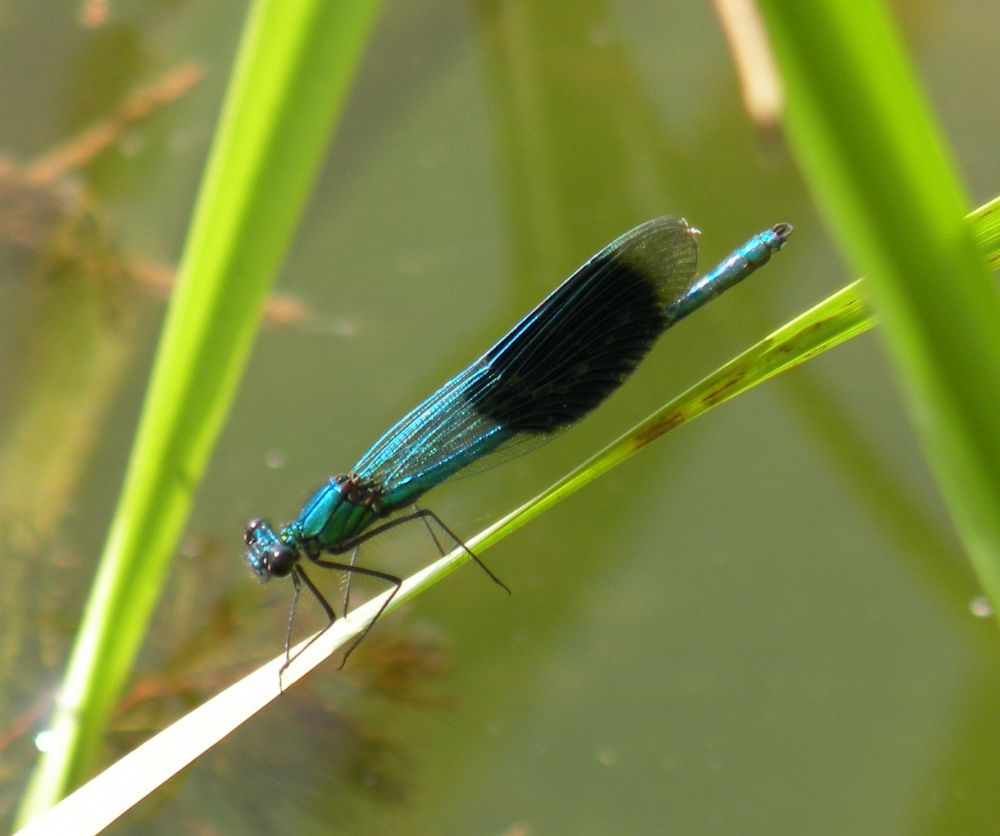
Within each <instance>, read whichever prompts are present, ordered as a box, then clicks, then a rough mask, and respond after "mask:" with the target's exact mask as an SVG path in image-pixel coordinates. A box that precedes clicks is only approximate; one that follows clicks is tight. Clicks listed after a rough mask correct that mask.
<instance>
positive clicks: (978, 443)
mask: <svg viewBox="0 0 1000 836" xmlns="http://www.w3.org/2000/svg"><path fill="white" fill-rule="evenodd" d="M761 5H762V9H763V11H764V12H765V18H766V20H767V22H768V24H769V29H770V31H771V34H772V38H773V41H774V48H775V53H776V56H777V58H778V62H779V66H780V68H781V72H782V75H783V78H784V82H785V85H786V88H787V115H786V126H787V130H788V135H789V139H790V141H791V144H792V147H793V149H794V151H795V153H796V154H797V156H798V159H799V161H800V164H801V167H802V169H803V171H804V173H805V175H806V177H807V179H808V180H809V182H810V184H811V187H812V191H813V194H814V196H815V198H816V201H817V203H818V204H819V205H820V206H821V208H822V210H823V212H824V213H825V215H826V218H827V220H828V222H829V224H830V226H831V229H832V230H833V232H834V233H835V235H836V236H837V238H838V240H839V241H840V243H841V246H842V247H843V249H844V251H845V253H847V255H848V256H849V257H850V258H851V259H852V261H853V263H854V264H855V265H856V266H857V268H858V270H859V272H861V273H863V274H864V275H865V276H866V277H867V280H866V285H865V288H866V291H867V292H869V293H870V294H871V297H872V300H873V303H874V306H875V308H876V310H877V312H878V316H879V319H880V321H881V322H882V324H883V326H884V329H883V333H884V334H885V339H886V344H887V346H888V349H889V353H890V356H891V358H892V360H893V362H894V364H895V366H896V368H897V371H898V373H899V377H900V379H901V385H902V390H903V393H904V397H905V400H906V402H907V405H908V409H909V412H910V415H911V417H912V420H913V423H914V425H915V427H916V428H917V431H918V434H919V436H920V438H921V442H922V445H923V448H924V451H925V454H926V455H927V458H928V460H929V462H930V464H931V467H932V469H933V471H934V473H935V476H936V478H937V481H938V483H939V485H940V488H941V491H942V494H943V495H944V497H945V500H946V502H947V503H948V506H949V509H950V511H951V515H952V517H953V519H954V521H955V523H956V527H957V529H958V531H959V534H960V536H961V538H962V540H963V542H964V545H965V547H966V550H967V551H968V553H969V556H970V558H971V561H972V564H973V568H974V569H975V571H976V573H977V575H978V578H979V582H980V583H981V585H982V587H983V590H984V591H985V592H986V594H987V595H988V596H989V598H990V600H991V601H992V603H993V608H994V612H998V613H1000V514H998V513H997V509H998V508H1000V422H998V421H997V416H998V415H1000V294H998V291H997V287H996V285H995V283H994V281H993V279H992V277H991V276H990V275H989V273H988V272H987V269H986V265H985V264H984V262H983V258H982V256H981V254H980V252H979V251H978V250H977V247H976V242H975V239H974V237H973V235H972V234H971V231H970V229H969V226H968V224H967V223H965V221H964V219H963V215H964V214H965V212H966V211H967V206H968V202H967V199H966V197H965V195H964V194H963V191H962V188H961V186H960V184H959V181H958V177H957V175H956V173H955V169H954V165H953V164H952V162H951V160H950V158H949V155H948V152H947V148H946V146H945V143H944V142H943V140H942V139H941V136H940V133H939V131H938V129H937V127H936V125H935V123H934V120H933V117H932V116H931V114H930V112H929V109H928V107H927V105H926V103H925V102H924V100H923V96H922V94H921V91H920V89H919V86H918V84H917V82H916V80H915V77H914V75H913V72H912V70H911V68H910V66H909V62H908V60H907V58H906V56H905V54H904V51H903V48H902V45H901V43H900V41H899V38H898V36H897V33H896V32H895V31H894V29H893V26H892V23H891V21H890V20H889V18H888V15H887V13H886V11H885V9H884V7H883V6H882V4H881V3H878V2H874V0H867V2H861V3H842V2H838V0H817V2H810V3H798V2H792V0H764V2H762V4H761Z"/></svg>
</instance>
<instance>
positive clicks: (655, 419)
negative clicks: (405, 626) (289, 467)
mask: <svg viewBox="0 0 1000 836" xmlns="http://www.w3.org/2000/svg"><path fill="white" fill-rule="evenodd" d="M998 207H1000V199H997V200H995V201H993V202H991V203H990V204H988V205H987V206H984V207H982V208H981V209H979V210H977V211H976V212H975V213H974V214H973V226H974V230H975V234H976V236H977V238H978V239H979V241H980V242H981V244H982V246H983V248H984V254H985V256H986V257H987V258H988V259H989V260H991V261H993V260H1000V224H997V209H998ZM861 286H862V282H861V281H857V282H853V283H852V284H850V285H848V286H847V287H845V288H843V289H842V290H840V291H838V292H837V293H835V294H833V295H832V296H830V297H829V298H828V299H826V300H824V301H823V302H821V303H820V304H818V305H816V306H815V307H814V308H812V309H811V310H809V311H806V312H805V313H803V314H802V315H801V316H799V317H796V318H795V319H794V320H793V321H791V322H789V323H788V324H787V325H784V326H783V327H781V328H780V329H778V330H777V331H775V332H774V333H773V334H771V335H769V336H768V337H766V338H765V339H764V340H762V341H761V342H760V343H758V344H757V345H755V346H753V347H751V348H750V349H748V350H747V351H746V352H744V353H743V354H741V355H739V356H738V357H736V358H734V359H733V360H731V361H730V362H729V363H727V364H726V365H724V366H722V367H721V368H720V369H718V370H717V371H716V372H715V373H713V374H712V375H709V376H708V377H706V378H705V379H704V380H702V381H701V382H700V383H698V384H697V385H696V386H693V387H692V388H691V389H689V390H688V391H686V392H684V393H683V394H681V395H679V396H678V397H677V398H674V399H673V400H672V401H671V402H670V403H668V404H666V405H665V406H663V407H662V408H661V409H659V410H657V411H656V412H655V413H653V414H652V415H650V416H649V417H648V418H647V419H646V420H644V421H642V422H641V423H640V424H638V425H636V426H635V427H633V428H632V430H630V431H629V432H627V433H625V434H624V435H623V436H621V438H619V439H618V440H617V441H615V442H613V443H612V444H609V445H608V446H607V447H606V448H604V450H602V451H601V452H599V453H597V454H596V455H595V456H593V457H592V458H591V459H590V460H589V461H587V462H585V463H584V464H582V465H580V467H578V468H576V469H575V470H574V471H573V472H572V473H570V474H568V475H567V476H565V477H564V478H563V479H560V480H559V481H558V482H556V483H555V484H554V485H552V486H551V487H550V488H548V489H547V490H545V491H543V492H542V493H541V494H539V495H538V496H536V497H535V498H534V499H532V500H530V501H529V502H526V503H525V504H524V505H522V506H521V507H520V508H517V509H515V510H514V511H512V512H511V513H510V514H508V515H507V516H505V517H504V518H503V519H501V520H498V521H497V522H496V523H494V524H493V525H491V526H490V527H489V528H487V529H485V530H484V531H482V532H480V533H479V534H477V535H476V536H475V537H473V538H472V539H470V540H469V541H468V544H467V545H468V546H469V547H470V548H471V549H474V550H475V551H476V552H477V553H478V554H482V553H483V552H484V551H485V550H486V549H487V548H489V547H490V546H491V545H493V544H495V543H497V542H499V541H500V540H502V539H503V538H505V537H506V536H508V535H509V534H512V533H513V532H514V531H516V530H517V529H518V528H520V527H521V526H522V525H524V524H525V523H527V522H528V521H529V520H531V519H533V518H534V517H536V516H538V515H539V514H540V513H542V512H543V511H544V510H546V509H547V508H549V507H551V506H552V505H555V504H556V503H557V502H559V501H561V500H562V499H565V498H567V497H568V496H570V495H571V494H573V493H575V492H576V491H577V490H579V489H580V488H582V487H583V486H585V485H587V484H589V483H590V482H592V481H594V480H595V479H597V478H598V477H599V476H600V475H602V474H603V473H605V472H607V471H608V470H610V469H612V468H613V467H615V466H616V465H618V464H620V463H622V462H623V461H625V459H627V458H629V457H630V456H631V455H633V454H634V453H635V452H637V451H638V450H640V449H642V448H643V447H645V446H646V445H647V444H649V443H650V442H651V441H653V440H655V439H656V438H658V437H660V436H661V435H664V434H665V433H667V432H669V431H670V430H672V429H675V428H676V427H679V426H681V424H684V423H686V422H687V421H690V420H692V419H694V418H696V417H698V416H699V415H702V414H704V413H705V412H707V411H709V410H710V409H712V408H714V407H716V406H718V405H720V404H722V403H725V402H726V401H728V400H730V399H731V398H733V397H735V396H736V395H738V394H740V393H741V392H745V391H747V390H748V389H751V388H753V387H754V386H756V385H758V384H760V383H763V382H764V381H766V380H769V379H770V378H772V377H774V376H775V375H777V374H780V373H781V372H784V371H788V370H789V369H792V368H794V367H796V366H798V365H800V364H801V363H803V362H805V361H806V360H808V359H810V358H811V357H814V356H816V355H817V354H820V353H822V352H824V351H826V350H828V349H830V348H833V347H835V346H837V345H840V344H841V343H842V342H845V341H846V340H848V339H850V338H852V337H854V336H857V335H858V334H861V333H863V332H865V331H867V330H869V329H870V328H872V327H873V326H874V325H875V321H874V318H873V317H872V316H871V314H870V312H869V310H868V308H867V306H866V305H865V302H864V298H863V294H862V291H861ZM468 560H469V555H468V552H467V551H466V550H465V549H462V548H457V549H455V550H454V551H452V552H451V553H450V554H448V555H445V556H444V557H442V558H441V559H440V560H437V561H435V562H434V563H432V564H431V565H430V566H427V567H425V568H424V569H421V570H420V571H418V572H415V573H414V574H413V575H411V576H410V577H408V578H406V579H405V580H404V581H403V584H402V586H401V587H400V589H399V592H398V593H396V595H395V596H393V598H392V601H391V602H390V603H389V604H388V606H386V607H385V613H386V614H387V613H390V612H392V611H393V610H395V609H396V608H397V607H399V606H401V605H402V604H404V603H405V602H407V601H409V600H410V599H411V598H414V597H415V596H417V595H419V594H420V593H421V592H423V591H424V590H425V589H428V588H430V587H431V586H433V585H434V584H436V583H437V582H438V581H440V580H442V579H443V578H445V577H446V576H448V575H450V574H451V573H452V572H454V571H455V570H456V569H457V568H458V567H460V566H461V565H462V564H464V563H466V562H467V561H468ZM389 594H390V593H389V592H386V593H383V594H382V595H379V596H377V597H375V598H373V599H372V600H370V601H367V602H366V603H364V604H363V605H361V606H360V607H358V608H357V609H355V610H352V611H351V612H350V613H349V614H348V615H347V616H345V617H344V618H341V619H339V620H338V621H337V622H336V623H335V624H334V625H333V626H332V627H330V628H329V629H327V630H325V631H323V632H322V634H317V636H312V637H310V638H308V639H306V640H304V641H303V642H301V643H300V644H299V645H298V646H297V647H296V648H294V649H293V657H294V659H293V661H292V663H291V665H290V666H289V667H288V668H287V670H285V671H284V673H283V674H282V675H281V678H280V680H279V671H280V669H281V668H282V666H283V665H284V654H282V655H281V656H279V657H277V658H276V659H272V660H271V661H270V662H268V663H267V664H265V665H263V666H262V667H260V668H258V669H257V670H256V671H254V672H253V673H251V674H249V675H248V676H246V677H244V678H243V679H242V680H240V681H239V682H237V683H235V684H234V685H232V686H230V687H229V688H227V689H226V690H225V691H223V692H222V693H220V694H218V695H217V696H216V697H213V698H212V699H211V700H209V701H208V702H206V703H204V704H203V705H201V706H199V707H198V708H197V709H195V710H194V711H192V712H190V713H189V714H188V715H186V716H185V717H183V718H181V719H180V720H178V721H177V722H176V723H174V724H173V725H172V726H170V727H169V728H167V729H164V730H163V731H162V732H160V733H159V734H158V735H156V736H155V737H154V738H152V739H151V740H149V741H147V743H145V744H143V745H142V746H140V747H139V748H138V749H136V750H135V751H133V752H131V753H130V754H129V755H127V756H126V757H125V758H122V759H121V760H120V761H118V762H117V763H116V764H114V765H113V766H111V767H109V768H108V769H107V770H106V771H105V772H103V773H102V774H101V775H99V776H98V777H97V778H95V779H94V780H93V781H91V782H90V783H88V784H86V785H85V786H83V787H81V788H80V790H78V791H77V792H76V793H74V794H73V795H72V796H70V797H69V798H67V799H66V800H65V802H63V803H61V804H59V805H58V806H56V807H55V808H53V809H51V810H50V811H49V812H48V813H46V814H44V815H43V816H41V817H40V818H39V819H38V820H37V821H36V822H33V823H32V827H31V829H29V830H28V831H26V832H25V836H28V834H29V833H31V834H33V833H36V832H37V833H50V832H60V831H61V830H62V829H64V828H65V827H66V826H68V825H70V824H73V823H80V822H86V823H87V825H88V826H92V827H93V828H94V829H97V828H100V827H105V826H106V825H107V824H110V823H111V822H112V821H114V820H115V819H116V818H117V817H118V816H120V815H121V814H122V813H123V812H125V811H126V810H128V809H130V808H131V807H133V806H134V805H135V804H137V803H138V802H139V801H140V800H141V799H142V798H144V797H146V796H147V795H148V794H150V793H151V792H153V791H154V790H155V789H156V788H157V787H159V786H160V785H161V784H163V783H164V782H165V781H167V780H168V779H169V778H171V777H172V776H173V775H175V774H176V773H177V772H179V771H180V770H181V769H183V768H184V767H185V766H187V765H188V764H190V763H192V762H193V761H194V760H195V759H196V758H198V757H200V756H201V755H202V754H203V753H204V752H206V751H208V749H210V748H211V747H212V746H213V745H215V744H216V743H217V742H218V741H219V740H221V739H222V738H224V737H225V736H226V735H228V734H230V733H231V732H232V731H233V730H235V729H236V728H238V727H239V726H240V725H241V724H242V723H244V722H246V721H247V720H248V719H250V718H251V717H253V716H254V715H255V714H256V713H257V712H258V711H260V710H261V709H262V708H263V707H264V706H266V705H267V704H268V703H270V702H271V701H272V700H274V699H277V698H278V697H279V696H280V695H281V693H282V692H283V690H284V689H287V688H288V687H290V686H291V685H292V684H293V683H295V682H296V681H298V680H299V679H301V678H302V677H303V676H305V675H306V674H307V673H309V672H310V671H311V670H312V669H313V668H315V667H317V666H318V665H320V664H322V663H323V662H324V661H325V660H326V659H328V658H329V657H330V656H331V655H332V654H334V653H335V652H337V651H338V650H340V649H341V648H343V647H345V646H346V645H347V644H348V642H350V641H351V640H353V639H354V638H355V637H356V636H357V635H358V634H359V633H360V632H361V631H362V630H364V629H365V627H366V626H367V625H368V622H369V620H370V619H371V618H373V617H374V616H375V615H376V614H377V613H379V612H380V611H381V610H382V606H383V604H384V603H385V602H386V599H387V598H388V596H389ZM307 646H308V647H307ZM300 650H302V652H301V653H300V652H299V651H300Z"/></svg>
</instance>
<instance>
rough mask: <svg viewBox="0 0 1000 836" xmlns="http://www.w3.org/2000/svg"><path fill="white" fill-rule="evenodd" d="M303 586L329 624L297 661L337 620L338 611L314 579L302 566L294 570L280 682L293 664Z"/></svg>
mask: <svg viewBox="0 0 1000 836" xmlns="http://www.w3.org/2000/svg"><path fill="white" fill-rule="evenodd" d="M302 584H305V586H306V589H308V590H309V591H310V592H311V593H312V596H313V598H315V599H316V601H317V602H318V603H319V605H320V606H321V607H322V608H323V612H325V613H326V617H327V619H328V621H329V623H328V624H327V625H326V627H324V628H323V629H322V630H321V631H320V632H319V633H317V634H316V635H315V636H313V637H312V638H311V639H310V640H309V641H308V642H307V643H306V646H305V647H303V648H302V650H300V651H299V652H298V653H296V654H295V657H294V658H296V659H297V658H298V657H299V656H300V655H301V654H302V653H303V652H304V651H305V649H306V648H307V647H309V645H311V644H312V643H313V642H314V641H316V639H318V638H319V637H320V636H321V635H323V633H325V632H326V631H327V630H329V629H330V627H331V626H332V625H333V622H335V621H336V620H337V613H336V611H335V610H334V609H333V607H331V606H330V602H329V601H327V600H326V598H324V597H323V593H322V592H320V591H319V587H317V586H316V584H314V583H313V582H312V579H311V578H310V577H309V576H308V575H307V574H306V573H305V572H304V571H302V568H301V567H300V566H296V567H295V568H294V569H293V570H292V586H293V587H294V588H295V592H294V594H293V595H292V607H291V609H290V610H289V611H288V628H287V630H286V631H285V664H283V665H282V666H281V670H279V671H278V678H279V680H280V678H281V675H282V674H283V673H284V672H285V671H286V670H287V669H288V666H289V665H290V664H292V658H293V657H292V655H291V652H292V624H293V623H294V621H295V610H296V608H297V607H298V604H299V595H301V593H302Z"/></svg>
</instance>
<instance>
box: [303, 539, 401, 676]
mask: <svg viewBox="0 0 1000 836" xmlns="http://www.w3.org/2000/svg"><path fill="white" fill-rule="evenodd" d="M354 553H355V554H357V548H356V547H355V549H354ZM309 559H310V560H311V561H312V562H313V563H315V564H316V565H317V566H322V567H323V568H324V569H337V570H339V571H341V572H347V573H348V574H353V573H357V574H359V575H364V576H365V577H368V578H377V579H378V580H381V581H385V582H386V583H390V584H392V587H393V589H392V592H390V593H389V597H388V598H386V599H385V601H383V602H382V606H381V607H379V608H378V612H377V613H375V616H374V618H372V620H371V621H369V622H368V625H367V626H366V627H365V629H364V630H362V631H361V635H360V636H358V637H357V638H356V639H355V640H354V643H353V644H352V645H351V646H350V647H349V648H348V649H347V653H345V654H344V658H343V659H341V660H340V665H338V666H337V670H341V669H342V668H343V667H344V665H345V664H347V659H348V657H350V655H351V654H352V653H353V652H354V649H355V648H356V647H357V646H358V645H359V644H361V642H362V641H364V638H365V636H367V635H368V632H369V631H370V630H371V629H372V627H374V626H375V622H376V621H378V620H379V618H381V616H382V613H383V612H385V608H386V607H388V606H389V604H390V603H391V602H392V599H393V598H395V597H396V593H397V592H399V588H400V587H401V586H402V585H403V579H402V578H399V577H396V576H395V575H390V574H389V573H388V572H380V571H379V570H378V569H368V568H367V567H365V566H356V565H355V564H354V563H353V562H351V563H338V562H337V561H335V560H321V559H320V558H318V557H313V556H312V555H309ZM300 571H301V570H300ZM303 579H305V576H304V575H303ZM306 583H308V584H309V587H310V588H311V589H313V590H314V594H318V592H316V591H315V587H313V585H312V584H311V583H310V582H309V581H308V580H306ZM328 614H332V610H330V612H329V613H328ZM332 624H333V619H332V618H331V620H330V625H332ZM330 625H327V629H329V626H330ZM306 647H308V645H306ZM304 649H305V648H303V650H304Z"/></svg>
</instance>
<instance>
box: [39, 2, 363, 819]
mask: <svg viewBox="0 0 1000 836" xmlns="http://www.w3.org/2000/svg"><path fill="white" fill-rule="evenodd" d="M377 8H378V3H377V2H376V1H375V0H341V2H338V3H330V2H327V0H302V1H301V2H294V3H286V2H284V0H258V2H256V3H255V4H254V5H253V7H252V10H251V13H250V16H249V19H248V23H247V26H246V29H245V32H244V37H243V41H242V44H241V48H240V53H239V57H238V61H237V65H236V68H235V71H234V74H233V78H232V80H231V84H230V89H229V92H228V94H227V98H226V103H225V108H224V112H223V115H222V118H221V122H220V126H219V130H218V134H217V137H216V141H215V145H214V147H213V150H212V155H211V159H210V162H209V165H208V169H207V172H206V175H205V178H204V182H203V185H202V190H201V193H200V195H199V199H198V205H197V209H196V212H195V219H194V222H193V225H192V228H191V230H190V234H189V237H188V241H187V244H186V246H185V251H184V256H183V259H182V264H181V270H180V282H179V285H178V288H177V291H176V294H175V297H174V299H173V300H172V303H171V307H170V310H169V313H168V317H167V322H166V325H165V328H164V332H163V335H162V338H161V342H160V346H159V349H158V352H157V357H156V362H155V366H154V370H153V375H152V381H151V383H150V386H149V389H148V391H147V395H146V401H145V404H144V407H143V412H142V416H141V419H140V424H139V429H138V435H137V439H136V442H135V446H134V448H133V452H132V455H131V458H130V461H129V466H128V473H127V475H126V480H125V486H124V489H123V492H122V495H121V497H120V500H119V504H118V507H117V509H116V512H115V516H114V519H113V522H112V525H111V530H110V533H109V535H108V539H107V543H106V545H105V548H104V553H103V555H102V558H101V563H100V567H99V569H98V574H97V578H96V581H95V585H94V587H93V589H92V591H91V596H90V599H89V601H88V604H87V608H86V612H85V615H84V622H83V625H82V627H81V629H80V631H79V632H78V635H77V641H76V645H75V647H74V649H73V653H72V657H71V660H70V664H69V667H68V670H67V674H66V677H65V679H64V682H63V686H62V688H61V690H60V693H59V696H58V699H57V703H56V707H55V713H54V717H53V720H52V725H51V729H52V735H51V741H52V748H51V749H50V750H49V751H48V752H47V753H46V754H45V755H44V756H43V758H42V760H41V761H40V763H39V766H38V768H37V770H36V772H35V773H34V775H33V777H32V781H31V783H30V786H29V789H28V793H27V794H26V796H25V799H24V800H23V803H22V807H21V811H20V820H21V821H25V820H27V819H29V818H31V817H32V816H33V815H35V814H36V813H38V812H39V811H40V810H43V809H45V808H46V807H48V806H50V805H51V804H52V803H54V802H55V800H56V799H58V798H59V797H61V796H62V795H63V794H64V793H65V792H66V790H67V789H68V788H69V787H70V786H71V785H72V784H73V783H74V782H76V781H78V780H79V778H80V776H81V775H82V773H83V772H84V770H85V769H86V768H87V765H88V763H89V762H90V760H91V759H92V756H93V754H94V752H95V750H96V748H97V746H98V745H99V743H100V739H101V735H102V732H103V729H104V726H105V722H106V719H107V716H108V713H109V711H110V710H111V708H112V707H113V705H114V703H115V701H116V700H117V698H118V696H119V694H120V692H121V689H122V687H123V685H124V683H125V680H126V677H127V676H128V673H129V671H130V669H131V666H132V662H133V660H134V658H135V655H136V653H137V651H138V648H139V646H140V644H141V642H142V639H143V637H144V635H145V632H146V629H147V626H148V623H149V619H150V617H151V614H152V611H153V607H154V606H155V604H156V601H157V599H158V597H159V594H160V590H161V588H162V585H163V581H164V577H165V574H166V571H167V568H168V566H169V562H170V558H171V556H172V555H173V553H174V551H175V549H176V544H177V541H178V538H179V536H180V534H181V532H182V530H183V526H184V524H185V522H186V520H187V516H188V512H189V510H190V507H191V502H192V496H193V492H194V489H195V486H196V485H197V483H198V480H199V479H200V477H201V474H202V472H203V470H204V468H205V465H206V462H207V460H208V457H209V454H210V452H211V449H212V447H213V445H214V443H215V440H216V437H217V435H218V432H219V430H220V428H221V426H222V424H223V422H224V420H225V417H226V414H227V412H228V409H229V406H230V403H231V402H232V398H233V395H234V393H235V391H236V388H237V385H238V383H239V380H240V375H241V372H242V369H243V367H244V365H245V362H246V359H247V356H248V354H249V351H250V347H251V344H252V341H253V337H254V334H255V332H256V327H257V323H258V321H259V318H260V311H261V308H262V305H263V302H264V299H265V296H266V294H267V291H268V288H269V286H270V284H271V281H272V278H273V276H274V274H275V271H276V269H277V267H278V265H279V264H280V262H281V259H282V257H283V254H284V252H285V249H286V247H287V244H288V241H289V239H290V237H291V234H292V232H293V230H294V228H295V224H296V222H297V220H298V218H299V215H300V213H301V210H302V207H303V205H304V203H305V200H306V197H307V195H308V191H309V187H310V185H311V183H312V182H313V180H314V178H315V175H316V173H317V171H318V169H319V165H320V162H321V159H322V156H323V152H324V150H325V149H326V147H327V144H328V141H329V136H330V133H331V130H332V127H333V124H334V121H335V118H336V116H337V114H338V113H339V111H340V108H341V105H342V104H343V102H344V99H345V97H346V94H347V91H348V89H349V85H350V81H351V78H352V76H353V73H354V70H355V68H356V67H357V65H358V62H359V60H360V55H361V51H362V48H363V46H364V43H365V41H366V38H367V35H368V33H369V31H370V29H371V26H372V23H373V21H374V17H375V12H376V10H377Z"/></svg>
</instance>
